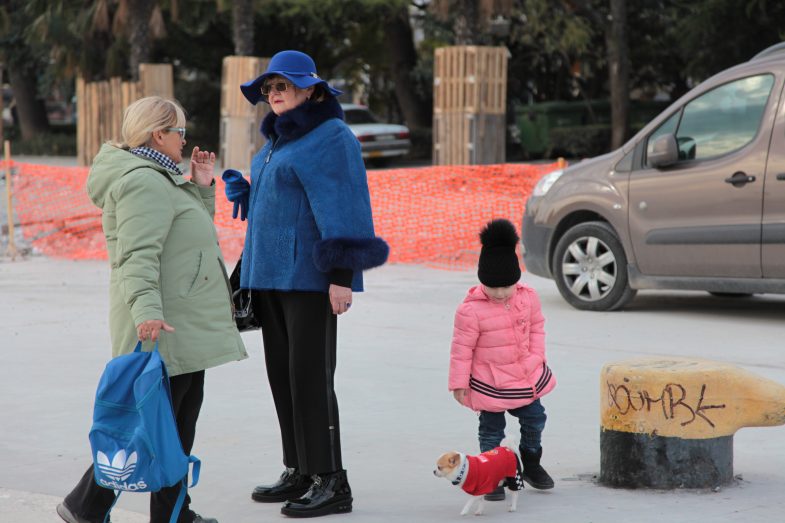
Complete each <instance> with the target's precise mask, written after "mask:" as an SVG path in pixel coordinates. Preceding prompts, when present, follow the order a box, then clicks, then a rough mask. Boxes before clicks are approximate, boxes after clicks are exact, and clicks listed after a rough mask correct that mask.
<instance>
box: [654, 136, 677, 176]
mask: <svg viewBox="0 0 785 523" xmlns="http://www.w3.org/2000/svg"><path fill="white" fill-rule="evenodd" d="M648 160H649V165H651V166H652V167H654V168H655V169H660V168H662V167H668V166H669V165H673V164H674V163H676V162H678V161H679V146H678V144H677V143H676V137H675V136H674V135H672V134H665V135H663V136H660V137H659V138H657V139H656V140H654V146H653V147H652V150H651V152H650V153H649V158H648Z"/></svg>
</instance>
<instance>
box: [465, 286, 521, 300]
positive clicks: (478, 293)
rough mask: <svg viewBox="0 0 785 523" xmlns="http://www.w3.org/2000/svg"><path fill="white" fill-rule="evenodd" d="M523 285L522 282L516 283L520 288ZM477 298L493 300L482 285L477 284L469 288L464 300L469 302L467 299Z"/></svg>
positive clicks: (517, 287)
mask: <svg viewBox="0 0 785 523" xmlns="http://www.w3.org/2000/svg"><path fill="white" fill-rule="evenodd" d="M522 287H523V284H522V283H520V282H519V283H516V284H515V288H516V289H520V288H522ZM477 300H481V301H490V300H491V299H490V298H488V295H487V294H485V291H484V290H482V285H475V286H474V287H472V288H471V289H469V291H468V292H467V293H466V298H464V300H463V301H464V302H467V301H477Z"/></svg>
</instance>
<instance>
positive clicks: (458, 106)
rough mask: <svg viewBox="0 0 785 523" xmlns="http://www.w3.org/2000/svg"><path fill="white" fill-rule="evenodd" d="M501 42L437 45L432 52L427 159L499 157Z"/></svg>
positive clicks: (503, 94)
mask: <svg viewBox="0 0 785 523" xmlns="http://www.w3.org/2000/svg"><path fill="white" fill-rule="evenodd" d="M508 55H509V51H508V50H507V48H506V47H480V46H453V47H440V48H438V49H436V51H435V55H434V78H433V101H434V104H433V163H434V165H460V164H464V165H480V164H491V163H503V162H504V160H505V139H506V121H505V120H506V109H507V106H506V104H507V59H508Z"/></svg>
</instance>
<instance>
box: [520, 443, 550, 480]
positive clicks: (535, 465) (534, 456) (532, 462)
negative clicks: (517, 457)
mask: <svg viewBox="0 0 785 523" xmlns="http://www.w3.org/2000/svg"><path fill="white" fill-rule="evenodd" d="M520 450H521V458H523V459H522V461H523V480H524V481H525V482H526V483H528V484H529V485H531V486H532V487H534V488H536V489H539V490H548V489H552V488H553V478H551V476H550V475H549V474H548V473H547V472H546V471H545V469H544V468H542V465H540V459H541V458H542V447H540V449H539V450H538V451H537V452H526V451H524V450H523V449H520Z"/></svg>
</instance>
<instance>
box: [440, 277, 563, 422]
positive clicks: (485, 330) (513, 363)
mask: <svg viewBox="0 0 785 523" xmlns="http://www.w3.org/2000/svg"><path fill="white" fill-rule="evenodd" d="M544 325H545V318H544V317H543V315H542V307H541V305H540V299H539V297H538V296H537V293H536V292H535V291H534V289H532V288H530V287H528V286H526V285H523V284H521V283H518V284H516V286H515V293H514V294H513V296H512V297H510V299H509V300H507V301H506V302H505V303H500V302H494V301H492V300H491V299H490V298H488V296H487V295H486V294H485V292H484V291H483V290H482V286H481V285H477V286H475V287H472V288H471V289H469V292H468V293H467V295H466V298H464V300H463V303H461V305H460V306H459V307H458V310H457V311H456V313H455V323H454V329H453V338H452V346H451V348H450V375H449V384H448V386H449V389H450V390H455V389H468V390H467V394H466V400H465V405H466V406H467V407H469V408H471V409H472V410H486V411H490V412H502V411H505V410H509V409H514V408H518V407H522V406H524V405H528V404H529V403H531V402H533V401H534V400H536V399H538V398H540V397H541V396H544V395H545V394H547V393H548V392H550V391H551V390H553V387H555V386H556V379H555V378H554V377H553V374H552V373H551V370H550V368H548V365H547V360H546V358H545V329H544Z"/></svg>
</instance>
